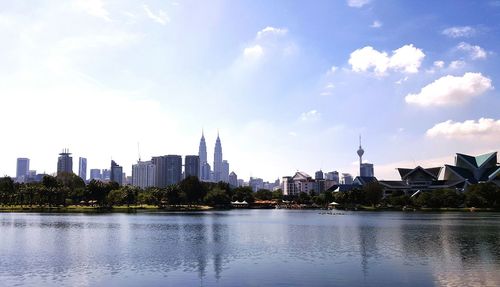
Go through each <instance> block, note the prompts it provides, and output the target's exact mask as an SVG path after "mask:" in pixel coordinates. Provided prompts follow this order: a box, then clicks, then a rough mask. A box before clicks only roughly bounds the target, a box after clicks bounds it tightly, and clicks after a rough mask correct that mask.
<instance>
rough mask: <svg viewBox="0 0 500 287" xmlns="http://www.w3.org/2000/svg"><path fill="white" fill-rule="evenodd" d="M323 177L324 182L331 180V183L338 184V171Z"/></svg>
mask: <svg viewBox="0 0 500 287" xmlns="http://www.w3.org/2000/svg"><path fill="white" fill-rule="evenodd" d="M325 177H326V180H332V181H335V182H336V183H339V182H340V179H339V172H338V171H330V172H327V173H326V176H325Z"/></svg>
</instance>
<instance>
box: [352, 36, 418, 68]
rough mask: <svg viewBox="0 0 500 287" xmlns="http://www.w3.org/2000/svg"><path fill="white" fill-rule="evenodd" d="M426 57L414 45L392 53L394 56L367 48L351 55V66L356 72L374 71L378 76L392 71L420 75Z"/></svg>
mask: <svg viewBox="0 0 500 287" xmlns="http://www.w3.org/2000/svg"><path fill="white" fill-rule="evenodd" d="M424 57H425V54H424V52H422V50H421V49H419V48H416V47H415V46H413V44H409V45H404V46H403V47H401V48H399V49H396V50H394V51H392V56H389V55H388V54H387V53H386V52H380V51H377V50H376V49H374V48H373V47H371V46H366V47H364V48H361V49H357V50H356V51H354V52H352V53H351V55H350V57H349V64H350V65H351V67H352V70H353V71H355V72H367V71H373V72H374V73H375V74H376V75H378V76H383V75H386V73H387V72H388V71H390V70H393V71H400V72H404V73H418V69H419V68H420V65H421V64H422V60H423V59H424Z"/></svg>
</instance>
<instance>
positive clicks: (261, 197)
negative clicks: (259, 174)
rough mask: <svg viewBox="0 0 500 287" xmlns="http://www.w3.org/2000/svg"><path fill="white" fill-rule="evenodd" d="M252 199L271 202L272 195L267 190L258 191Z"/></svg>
mask: <svg viewBox="0 0 500 287" xmlns="http://www.w3.org/2000/svg"><path fill="white" fill-rule="evenodd" d="M254 197H255V199H259V200H271V199H273V193H272V192H271V191H270V190H268V189H259V190H257V192H256V193H255V195H254Z"/></svg>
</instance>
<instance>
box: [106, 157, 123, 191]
mask: <svg viewBox="0 0 500 287" xmlns="http://www.w3.org/2000/svg"><path fill="white" fill-rule="evenodd" d="M109 180H110V181H114V182H116V183H118V184H119V185H122V184H123V167H121V166H120V165H118V164H117V163H116V162H115V161H114V160H111V172H110V178H109Z"/></svg>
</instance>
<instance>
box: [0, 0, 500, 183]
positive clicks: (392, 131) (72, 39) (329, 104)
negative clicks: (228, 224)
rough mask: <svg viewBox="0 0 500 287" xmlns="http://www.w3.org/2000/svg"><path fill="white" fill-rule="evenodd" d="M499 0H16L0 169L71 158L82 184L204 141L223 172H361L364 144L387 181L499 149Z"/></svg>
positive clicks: (3, 96) (2, 76)
mask: <svg viewBox="0 0 500 287" xmlns="http://www.w3.org/2000/svg"><path fill="white" fill-rule="evenodd" d="M495 3H496V2H495V1H479V2H469V1H451V2H436V3H433V4H432V5H422V3H420V2H419V1H404V2H402V1H401V2H400V1H394V2H391V3H390V5H387V4H386V3H385V1H326V2H321V3H320V2H317V3H310V2H306V1H303V2H296V1H293V2H292V1H278V2H274V3H273V4H272V5H268V4H266V5H263V2H258V1H217V2H212V1H196V2H183V1H179V2H175V1H172V2H164V1H145V2H144V3H143V2H141V3H138V2H136V1H117V2H108V1H101V0H94V1H64V2H63V1H36V2H19V1H14V2H3V3H0V37H2V38H3V39H2V41H1V42H2V43H3V44H2V45H0V63H1V65H0V100H1V103H2V107H3V109H2V112H0V123H2V128H3V136H2V137H1V149H0V174H1V175H9V176H12V177H16V176H18V175H26V174H28V173H30V170H32V171H33V170H36V172H37V173H44V172H45V173H48V174H53V173H56V172H57V170H58V157H59V154H60V153H61V152H62V151H63V149H69V152H70V153H71V154H72V157H73V163H72V165H73V170H72V172H74V173H75V174H78V173H79V168H80V167H83V166H85V167H86V168H85V169H86V174H85V176H86V177H87V178H88V177H90V175H91V169H93V170H94V172H97V171H96V170H97V169H99V170H103V169H110V168H111V167H110V162H111V160H113V161H114V162H116V163H117V164H118V165H119V166H120V167H122V168H123V171H124V172H125V173H126V174H127V175H130V174H131V171H132V165H133V164H136V163H137V161H138V160H139V158H141V160H142V161H150V160H151V159H152V158H153V157H156V156H164V155H182V157H183V159H184V156H186V155H199V149H200V138H201V134H202V131H203V133H204V138H205V143H206V151H207V155H206V158H202V157H200V159H199V160H200V162H206V163H207V164H208V165H210V166H211V170H212V171H214V172H215V174H216V176H218V174H219V172H220V173H222V172H223V173H224V175H225V174H228V173H230V172H231V171H234V172H235V174H237V177H238V179H245V180H248V179H249V178H250V177H256V178H262V179H264V180H266V181H270V182H274V180H276V179H278V178H281V177H282V176H287V175H293V174H295V172H297V171H304V172H306V173H308V174H310V175H313V174H314V173H315V172H316V171H319V170H322V171H323V172H325V173H327V172H332V171H338V172H339V173H340V174H342V173H350V174H351V175H353V176H356V175H358V174H359V172H360V157H359V156H358V153H357V151H358V149H359V135H361V136H362V148H363V156H362V158H363V163H371V164H373V166H370V165H365V166H364V167H363V170H364V172H366V173H367V174H371V173H372V171H373V174H374V175H375V176H376V177H377V178H378V179H398V178H399V175H398V173H397V171H396V168H397V167H407V168H414V167H416V166H417V165H420V166H423V167H434V166H443V165H444V164H453V163H454V155H455V154H456V153H464V154H473V155H479V154H484V153H488V152H493V151H498V150H500V141H499V139H500V118H499V117H500V112H499V107H500V97H499V95H498V93H499V92H498V90H499V89H498V86H499V84H498V79H499V78H500V70H499V67H500V65H499V55H500V51H499V50H498V47H500V38H499V37H498V33H497V32H498V29H499V24H498V14H499V13H500V6H499V5H498V3H497V4H495ZM34 11H36V12H34ZM218 136H219V137H220V140H221V143H222V151H223V153H222V155H221V156H220V157H219V156H218V154H217V153H215V152H214V149H215V146H216V141H217V137H218ZM138 147H139V148H138ZM18 158H19V159H21V160H20V162H18ZM23 159H29V160H23ZM191 160H194V159H191ZM225 161H226V162H225ZM18 163H19V164H18ZM60 164H61V165H64V164H65V162H60ZM18 167H19V168H18ZM60 168H64V166H61V167H60ZM82 169H83V168H82ZM227 169H229V170H227ZM146 171H147V163H145V166H144V172H146ZM117 172H118V171H117ZM200 172H202V170H200ZM200 176H202V174H201V173H200ZM224 180H227V181H229V176H227V178H224Z"/></svg>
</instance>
